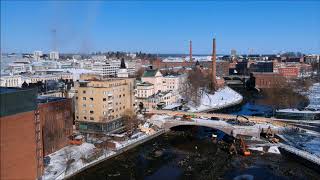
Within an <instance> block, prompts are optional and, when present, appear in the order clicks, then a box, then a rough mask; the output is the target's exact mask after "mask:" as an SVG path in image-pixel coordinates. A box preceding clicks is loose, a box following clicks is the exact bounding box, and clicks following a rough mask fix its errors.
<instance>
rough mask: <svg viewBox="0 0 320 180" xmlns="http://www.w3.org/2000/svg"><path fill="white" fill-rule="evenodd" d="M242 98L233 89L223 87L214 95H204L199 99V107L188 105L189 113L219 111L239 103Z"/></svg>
mask: <svg viewBox="0 0 320 180" xmlns="http://www.w3.org/2000/svg"><path fill="white" fill-rule="evenodd" d="M242 100H243V97H242V96H241V95H240V94H239V93H237V92H236V91H234V90H233V89H231V88H229V87H228V86H225V87H224V88H221V89H219V90H218V91H216V92H215V93H214V94H204V95H203V96H202V98H201V102H200V106H198V107H194V106H193V105H191V104H189V105H188V106H189V108H190V110H189V111H190V112H202V111H209V110H214V109H221V108H224V107H228V106H231V105H235V104H238V103H240V102H241V101H242Z"/></svg>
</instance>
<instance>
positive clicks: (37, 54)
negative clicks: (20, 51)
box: [33, 51, 43, 61]
mask: <svg viewBox="0 0 320 180" xmlns="http://www.w3.org/2000/svg"><path fill="white" fill-rule="evenodd" d="M42 56H43V54H42V51H34V52H33V58H34V60H37V61H39V60H40V59H41V57H42Z"/></svg>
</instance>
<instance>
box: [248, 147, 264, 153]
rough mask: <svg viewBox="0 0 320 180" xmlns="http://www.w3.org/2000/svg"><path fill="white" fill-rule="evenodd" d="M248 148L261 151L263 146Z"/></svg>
mask: <svg viewBox="0 0 320 180" xmlns="http://www.w3.org/2000/svg"><path fill="white" fill-rule="evenodd" d="M248 149H250V150H253V151H261V152H263V147H249V148H248Z"/></svg>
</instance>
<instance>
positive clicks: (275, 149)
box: [268, 146, 280, 154]
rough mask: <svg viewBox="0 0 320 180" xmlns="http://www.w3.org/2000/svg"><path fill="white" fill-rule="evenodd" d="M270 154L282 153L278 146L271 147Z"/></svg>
mask: <svg viewBox="0 0 320 180" xmlns="http://www.w3.org/2000/svg"><path fill="white" fill-rule="evenodd" d="M268 153H274V154H280V151H279V149H278V147H277V146H271V147H270V148H269V149H268Z"/></svg>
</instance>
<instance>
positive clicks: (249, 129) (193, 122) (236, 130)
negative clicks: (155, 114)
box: [161, 119, 262, 138]
mask: <svg viewBox="0 0 320 180" xmlns="http://www.w3.org/2000/svg"><path fill="white" fill-rule="evenodd" d="M177 126H204V127H209V128H213V129H217V130H220V131H222V132H224V133H226V134H228V135H230V136H233V137H237V135H245V136H252V137H257V138H259V137H260V132H261V129H262V127H258V126H238V125H231V124H229V123H227V122H225V121H212V120H203V119H190V120H188V121H184V120H176V119H172V120H171V119H170V120H166V121H165V122H163V123H162V125H161V127H162V128H164V129H166V130H170V129H171V128H173V127H177Z"/></svg>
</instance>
